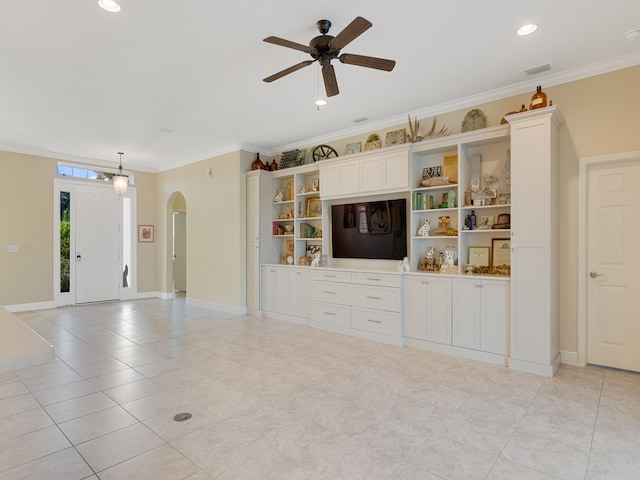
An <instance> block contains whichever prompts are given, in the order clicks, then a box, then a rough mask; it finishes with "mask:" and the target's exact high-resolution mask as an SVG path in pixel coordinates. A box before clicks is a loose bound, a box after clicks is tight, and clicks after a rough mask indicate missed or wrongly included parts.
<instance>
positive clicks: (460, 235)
mask: <svg viewBox="0 0 640 480" xmlns="http://www.w3.org/2000/svg"><path fill="white" fill-rule="evenodd" d="M507 120H508V122H509V124H505V125H500V126H496V127H489V128H484V129H480V130H475V131H472V132H465V133H459V134H455V135H451V136H447V137H441V138H436V139H431V140H426V141H423V142H419V143H415V144H406V145H402V146H394V147H389V148H388V149H381V150H378V151H374V152H361V153H358V154H354V155H347V156H345V157H340V158H338V159H332V160H330V161H323V162H319V164H312V165H304V166H300V167H293V168H289V169H286V170H280V171H276V172H266V173H259V174H256V173H253V172H250V173H248V179H249V178H250V177H252V176H253V177H256V178H257V179H258V180H256V179H254V180H251V181H249V180H248V188H247V192H248V200H247V205H248V210H247V211H248V215H247V216H248V222H251V225H249V226H248V228H247V232H248V244H249V243H251V244H252V245H253V247H254V248H256V244H258V247H259V249H258V250H259V251H260V254H259V255H257V254H256V253H255V252H254V251H253V250H252V251H251V252H252V256H251V258H249V256H248V262H249V261H251V262H253V263H255V262H256V261H260V262H261V264H260V265H261V266H262V270H261V272H262V281H261V282H260V281H259V280H256V279H255V278H254V279H248V280H247V285H248V287H249V285H253V286H255V285H256V284H261V285H262V310H263V311H266V312H267V313H268V314H270V315H274V316H276V317H281V318H286V319H289V320H292V321H299V322H303V323H307V324H310V325H312V326H317V327H318V328H326V329H332V330H335V331H339V332H341V333H345V334H349V335H356V336H360V337H363V338H369V339H372V340H377V341H383V342H388V343H392V344H396V345H402V344H405V345H410V346H415V347H419V348H425V349H428V350H433V351H437V352H442V353H447V354H451V355H458V356H462V357H467V358H473V359H477V360H483V361H488V362H493V363H498V364H503V365H508V366H509V367H510V368H513V369H517V370H524V371H528V372H533V373H537V374H541V375H547V376H552V375H553V374H554V373H555V371H556V368H557V366H558V363H559V353H558V318H557V304H558V298H557V273H556V272H555V271H554V265H555V264H556V263H555V262H556V259H557V214H556V209H555V205H556V203H557V185H556V183H555V182H556V178H557V163H558V145H557V143H558V135H557V134H558V130H559V128H560V127H561V126H562V124H563V119H562V116H561V115H560V113H559V111H558V110H557V107H547V108H544V109H539V110H535V111H532V112H525V113H518V114H514V115H510V116H508V117H507ZM445 157H449V162H448V165H450V166H451V165H453V167H454V168H453V173H454V175H457V181H455V182H453V183H450V184H447V185H438V186H432V187H425V186H423V185H422V177H423V170H424V169H429V168H431V169H434V168H437V167H442V166H443V165H444V163H445V162H444V160H445ZM451 158H456V159H457V160H456V161H455V162H453V163H452V162H451V160H450V159H451ZM456 169H457V171H456ZM472 170H473V173H472ZM472 181H473V184H474V187H475V186H476V185H477V186H478V189H479V190H483V189H485V188H486V187H491V188H494V189H496V191H497V192H496V194H497V195H498V198H497V199H493V198H492V199H491V200H490V201H488V200H486V199H485V202H487V201H488V203H489V204H477V203H476V204H469V203H471V202H470V197H471V194H470V192H471V191H472ZM314 185H315V189H314ZM511 187H512V188H511ZM265 189H266V190H267V191H268V195H267V196H268V198H269V200H268V201H265V200H264V198H265V197H264V195H263V190H265ZM280 189H282V191H283V199H282V200H281V201H279V202H274V201H273V199H274V197H275V195H276V193H277V192H278V190H280ZM467 192H469V194H468V195H465V194H466V193H467ZM391 193H393V194H401V195H403V196H405V197H406V198H407V201H408V203H407V209H408V213H407V219H408V227H407V236H408V240H407V242H408V256H409V260H410V265H411V272H410V273H398V272H396V269H395V267H396V265H397V263H396V262H387V263H384V262H380V261H376V260H371V261H367V260H364V261H363V262H360V263H358V264H357V267H356V266H355V265H348V266H345V267H344V268H338V267H337V266H336V265H333V266H332V265H331V259H329V262H330V268H328V269H314V268H308V267H305V266H301V265H300V263H299V258H300V257H301V256H304V255H306V254H307V252H308V251H309V249H311V250H313V249H314V247H315V248H318V249H321V250H322V252H323V253H329V252H328V246H329V236H330V232H329V226H330V222H329V211H328V210H330V209H329V205H331V204H333V203H334V202H339V201H346V200H349V201H352V200H353V199H356V198H366V199H367V200H371V199H375V198H384V197H385V196H387V195H388V194H391ZM444 194H446V197H447V199H446V202H447V203H446V204H445V203H444V200H445V199H444V198H443V195H444ZM500 194H502V195H503V197H502V198H500V197H499V195H500ZM422 195H424V196H427V195H428V196H431V204H430V205H427V204H426V202H425V204H423V203H421V202H418V201H417V197H419V196H422ZM452 197H455V204H454V205H452V204H451V203H452V202H450V200H451V198H452ZM309 202H311V203H313V204H314V205H313V206H314V212H313V214H307V204H308V203H309ZM265 203H266V204H267V206H266V207H265ZM265 211H268V214H267V220H266V224H267V226H266V227H265V225H264V223H265V222H263V221H261V220H260V219H261V218H262V216H263V213H264V212H265ZM472 212H473V213H474V215H475V216H476V226H478V227H481V226H482V225H483V218H487V219H489V223H493V224H497V223H498V217H499V216H502V218H503V219H508V220H509V226H508V227H507V228H486V229H483V228H476V229H471V230H469V229H466V228H465V219H466V218H467V216H468V215H470V214H471V213H472ZM440 217H448V222H449V223H448V226H449V227H450V228H451V229H452V230H451V231H450V232H446V233H448V234H444V235H432V236H426V237H422V236H419V235H418V230H419V229H420V227H421V226H422V224H423V223H424V221H425V219H429V220H430V222H431V229H432V230H434V229H435V228H437V227H438V219H439V218H440ZM249 227H251V228H249ZM309 227H311V228H309ZM256 229H258V230H260V232H259V234H257V235H256ZM264 230H266V232H265V231H264ZM317 232H321V233H317ZM495 240H504V242H503V245H504V246H503V247H502V251H501V252H500V253H501V257H500V261H502V262H504V263H505V264H508V265H509V266H510V268H511V276H507V275H495V274H491V275H487V274H478V273H477V272H476V273H474V274H468V273H466V272H467V268H466V266H467V264H468V263H469V249H470V247H483V248H485V249H488V251H489V260H488V262H487V263H488V264H490V263H491V261H492V255H491V250H492V248H493V247H494V243H495V242H494V241H495ZM287 246H289V248H290V249H291V251H290V252H289V255H291V254H292V255H291V256H292V264H290V265H287V264H286V263H285V264H284V265H283V264H281V255H282V254H283V253H285V252H286V248H287ZM448 246H453V247H455V248H456V250H457V265H455V266H453V268H451V269H448V270H447V271H446V272H445V273H443V272H431V271H420V270H418V266H419V265H420V262H421V259H422V258H423V256H424V255H425V252H426V251H427V250H429V249H431V248H432V247H433V249H434V250H435V251H436V252H437V253H439V252H440V251H444V250H445V248H447V247H448ZM248 251H249V250H248ZM437 253H436V254H437ZM392 263H393V264H392ZM254 267H255V265H252V266H251V268H250V267H249V266H248V268H247V274H248V275H256V273H255V272H256V270H258V271H260V268H258V269H256V268H254ZM392 269H393V270H392ZM323 275H324V276H326V275H329V276H328V277H326V278H324V277H323ZM383 278H384V279H385V280H386V281H389V282H391V283H389V284H386V285H384V288H381V287H377V286H376V285H382V283H380V282H382V279H383ZM334 284H335V285H334ZM321 287H322V288H321ZM329 287H331V288H333V289H334V290H335V292H334V293H326V292H329V290H331V288H329ZM338 287H339V288H338ZM338 290H339V291H338ZM325 291H326V292H325ZM323 292H325V293H326V295H325V296H324V297H323ZM332 292H333V290H332ZM349 292H352V294H349ZM354 292H355V293H354ZM358 292H360V293H361V295H360V297H358V295H357V293H358ZM254 293H255V292H254ZM247 298H248V299H249V293H248V295H247ZM251 298H252V299H253V302H255V298H256V295H255V294H254V295H253V296H252V297H251ZM383 298H386V299H387V300H385V301H384V302H383V301H382V300H379V304H375V302H373V301H369V300H371V299H383ZM366 299H369V300H366ZM392 300H393V301H392ZM398 302H399V303H398Z"/></svg>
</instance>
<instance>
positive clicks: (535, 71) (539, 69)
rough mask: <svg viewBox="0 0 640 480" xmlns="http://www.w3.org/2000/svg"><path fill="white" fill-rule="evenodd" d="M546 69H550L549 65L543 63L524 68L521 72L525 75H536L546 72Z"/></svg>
mask: <svg viewBox="0 0 640 480" xmlns="http://www.w3.org/2000/svg"><path fill="white" fill-rule="evenodd" d="M547 70H551V65H549V64H548V63H545V64H544V65H538V66H537V67H531V68H526V69H524V70H523V72H524V73H526V74H527V75H537V74H538V73H542V72H546V71H547Z"/></svg>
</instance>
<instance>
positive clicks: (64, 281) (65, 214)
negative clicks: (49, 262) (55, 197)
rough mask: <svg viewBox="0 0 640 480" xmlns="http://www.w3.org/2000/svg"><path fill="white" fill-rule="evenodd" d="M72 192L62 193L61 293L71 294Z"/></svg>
mask: <svg viewBox="0 0 640 480" xmlns="http://www.w3.org/2000/svg"><path fill="white" fill-rule="evenodd" d="M70 246H71V192H60V292H62V293H69V291H70V290H69V289H70V276H71V275H70V267H71V263H70V262H71V250H70Z"/></svg>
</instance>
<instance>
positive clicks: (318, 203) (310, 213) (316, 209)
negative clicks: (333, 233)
mask: <svg viewBox="0 0 640 480" xmlns="http://www.w3.org/2000/svg"><path fill="white" fill-rule="evenodd" d="M306 216H307V218H311V217H321V216H322V200H320V197H314V198H307V210H306Z"/></svg>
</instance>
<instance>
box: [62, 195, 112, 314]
mask: <svg viewBox="0 0 640 480" xmlns="http://www.w3.org/2000/svg"><path fill="white" fill-rule="evenodd" d="M75 208H76V212H75V255H74V256H73V258H72V259H71V260H72V261H75V280H76V281H75V292H76V303H87V302H101V301H105V300H115V299H118V297H119V294H120V282H121V280H122V273H121V271H120V263H121V262H120V243H121V235H120V197H119V196H118V194H117V193H115V192H114V190H113V187H112V186H111V185H108V186H106V185H105V186H97V185H96V186H94V185H80V184H78V185H76V187H75Z"/></svg>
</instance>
